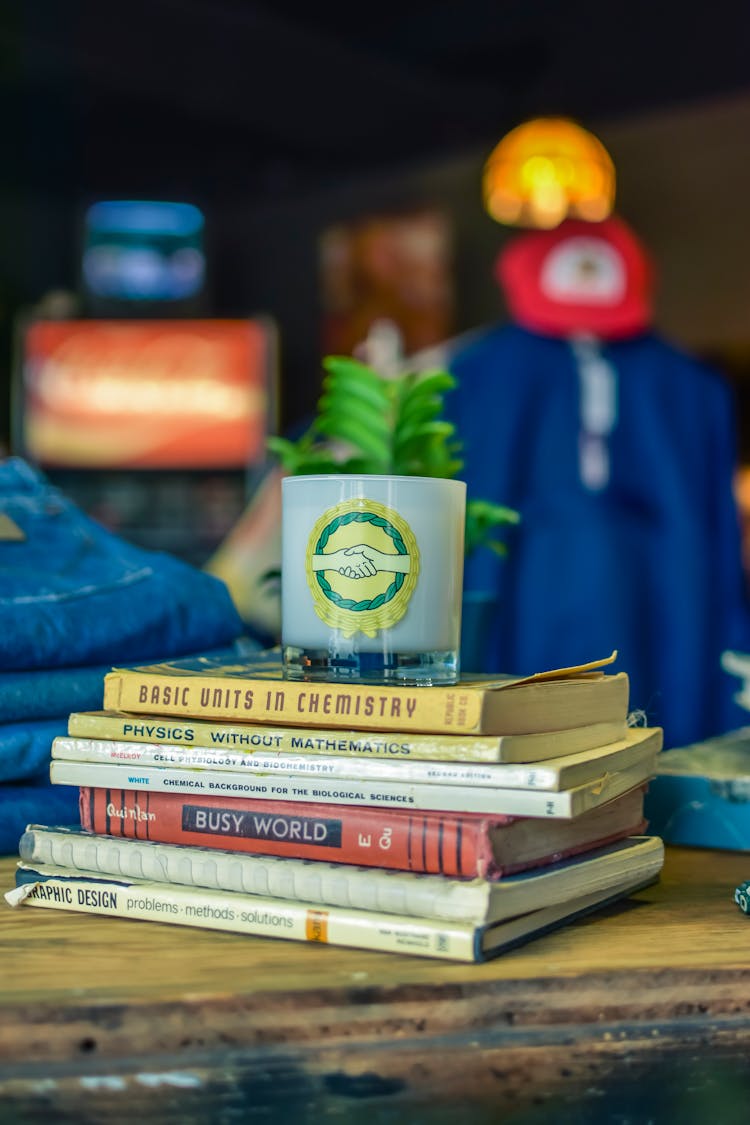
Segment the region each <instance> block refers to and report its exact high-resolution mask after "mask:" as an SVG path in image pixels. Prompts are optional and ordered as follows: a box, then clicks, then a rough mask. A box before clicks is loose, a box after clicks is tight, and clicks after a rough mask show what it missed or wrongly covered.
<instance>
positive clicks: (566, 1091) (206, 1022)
mask: <svg viewBox="0 0 750 1125" xmlns="http://www.w3.org/2000/svg"><path fill="white" fill-rule="evenodd" d="M12 868H13V861H12V860H5V861H2V862H0V882H1V884H2V887H3V888H5V889H7V888H8V887H10V886H11V884H12ZM745 877H750V856H743V855H736V854H729V853H722V852H706V851H697V850H689V849H673V850H671V851H670V852H669V853H668V857H667V863H666V866H665V870H664V874H663V878H662V882H661V884H660V885H659V886H657V887H653V888H650V889H648V890H647V891H642V892H640V893H639V894H638V895H636V896H635V897H634V898H633V899H631V900H629V902H627V903H625V904H621V905H618V906H615V907H611V908H609V909H608V910H607V911H606V913H600V914H599V915H595V916H591V917H589V918H586V919H583V920H581V921H579V922H577V923H574V924H572V925H569V926H568V927H566V928H565V929H563V930H560V931H558V932H557V933H554V934H549V935H547V936H546V937H543V938H540V939H538V940H537V941H535V942H532V943H530V944H529V945H527V946H525V947H523V948H522V949H519V950H516V951H514V952H513V953H510V954H506V955H505V956H504V957H502V958H500V959H498V960H497V961H494V962H490V963H488V964H486V965H473V966H472V965H458V964H456V965H454V964H445V963H443V962H437V961H430V960H423V959H420V958H409V957H401V956H395V955H391V954H377V953H361V952H357V951H352V950H345V949H333V948H329V947H321V946H319V945H300V944H296V943H291V942H284V941H273V940H262V939H256V938H249V937H241V936H236V935H233V934H222V933H211V932H208V931H203V930H199V929H196V930H187V929H183V928H181V927H173V926H168V925H161V924H157V923H154V924H151V923H149V924H141V923H139V922H133V921H125V920H121V919H111V918H99V917H95V916H85V915H76V914H65V913H62V912H57V911H42V910H39V911H36V910H32V909H28V908H27V909H17V910H11V909H10V908H9V907H7V906H5V904H4V903H3V905H2V908H1V909H0V966H2V968H0V974H1V976H0V979H1V980H2V984H1V985H0V1121H2V1122H5V1121H8V1122H14V1123H15V1122H24V1123H25V1122H37V1121H39V1122H42V1121H44V1122H45V1123H46V1125H57V1123H59V1122H76V1123H80V1122H85V1123H88V1122H107V1125H110V1123H112V1122H117V1121H123V1122H124V1121H129V1122H138V1121H139V1120H141V1121H157V1122H159V1123H160V1125H161V1123H162V1122H175V1123H178V1122H179V1125H191V1123H193V1122H195V1123H196V1125H197V1123H199V1122H200V1123H201V1125H203V1123H209V1125H216V1123H217V1122H218V1123H223V1122H227V1123H229V1122H237V1121H243V1120H247V1118H248V1115H250V1116H252V1120H256V1119H259V1120H269V1121H271V1120H273V1121H280V1122H286V1121H292V1120H295V1121H297V1122H299V1121H308V1120H309V1121H312V1120H316V1121H319V1120H325V1121H328V1120H335V1121H343V1122H346V1121H351V1120H356V1119H358V1118H359V1117H360V1115H362V1114H366V1116H367V1125H375V1123H378V1122H383V1123H385V1122H389V1123H393V1122H409V1123H412V1122H419V1121H423V1120H425V1121H426V1120H429V1121H431V1122H452V1121H471V1122H482V1123H484V1122H487V1123H489V1122H496V1121H508V1122H513V1125H550V1123H553V1125H587V1123H591V1125H594V1123H595V1125H602V1123H603V1122H609V1121H611V1122H613V1123H615V1122H616V1123H617V1125H645V1122H652V1123H653V1125H662V1122H663V1123H664V1125H693V1123H695V1125H698V1123H700V1125H705V1122H707V1121H709V1122H711V1123H712V1125H734V1122H735V1121H736V1122H737V1125H740V1123H742V1125H744V1123H745V1122H746V1121H748V1120H750V1074H749V1072H748V1058H749V1057H750V918H745V917H744V916H743V915H741V914H740V912H739V911H738V909H737V907H736V906H735V905H734V904H733V902H732V890H733V888H734V886H735V884H736V883H737V882H739V881H740V880H741V879H743V878H745ZM251 1110H252V1111H253V1114H252V1115H251V1114H250V1111H251Z"/></svg>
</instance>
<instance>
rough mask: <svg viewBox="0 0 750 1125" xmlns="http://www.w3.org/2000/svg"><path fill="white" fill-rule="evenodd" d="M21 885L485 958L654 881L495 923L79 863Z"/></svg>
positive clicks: (277, 934) (209, 923)
mask: <svg viewBox="0 0 750 1125" xmlns="http://www.w3.org/2000/svg"><path fill="white" fill-rule="evenodd" d="M16 880H17V886H16V887H15V888H14V889H13V890H11V891H8V892H7V893H6V895H5V899H6V901H7V902H8V904H9V905H10V906H22V905H23V906H37V907H44V908H47V909H53V910H72V911H75V912H79V913H83V914H104V915H109V916H112V917H119V918H131V919H138V920H140V921H148V922H167V923H169V924H171V925H178V926H196V927H199V928H202V929H210V930H228V931H231V932H233V933H242V934H250V935H256V936H262V937H273V938H281V939H285V940H290V941H311V942H319V943H322V944H325V945H339V946H350V947H352V948H355V949H370V950H379V951H382V952H390V953H404V954H409V955H411V956H417V957H436V958H440V959H442V960H448V961H469V962H472V961H484V960H487V959H488V958H490V957H496V956H498V955H499V954H500V953H502V952H504V951H505V950H507V949H510V948H514V947H515V946H516V945H518V944H520V943H521V942H522V941H526V940H528V939H530V938H532V937H539V936H541V935H542V934H544V933H547V932H548V931H549V930H551V929H553V928H556V927H558V926H561V925H563V924H564V923H567V922H571V921H573V920H574V919H575V918H578V917H581V916H582V915H584V914H588V913H590V912H591V911H592V910H596V909H597V908H601V907H603V906H605V905H608V904H610V903H613V902H616V901H618V899H621V898H624V897H626V896H627V895H630V894H632V893H634V892H635V891H637V890H640V889H641V888H642V887H644V886H648V885H649V884H651V883H653V882H654V881H655V878H654V877H651V878H648V879H646V880H639V879H634V878H633V877H630V879H626V880H623V882H622V883H621V884H620V885H619V886H617V887H616V888H615V887H610V888H608V889H606V890H599V891H594V892H591V893H589V894H584V895H582V896H581V897H580V898H576V899H573V900H571V901H568V902H562V903H556V904H554V905H551V906H544V907H541V908H540V909H537V910H534V911H531V912H529V913H527V914H522V915H520V916H518V917H515V918H510V919H507V920H505V921H502V922H496V923H492V924H490V925H475V924H473V923H471V922H446V921H443V920H435V919H431V918H409V917H406V916H403V915H400V914H384V913H379V912H376V911H370V910H353V909H347V908H345V907H338V906H330V907H323V906H321V905H320V904H319V903H306V902H293V901H289V900H287V899H278V898H267V897H262V896H260V895H258V896H256V895H245V894H240V893H238V892H233V891H216V890H208V889H206V888H203V887H186V886H180V885H177V884H173V883H154V882H146V881H142V880H135V879H126V878H123V877H119V878H115V877H114V876H102V875H97V874H96V873H85V872H79V871H76V870H75V869H74V868H68V867H61V868H53V867H47V868H45V869H44V870H38V869H35V868H33V867H29V866H27V865H25V864H21V865H19V869H18V872H17V874H16Z"/></svg>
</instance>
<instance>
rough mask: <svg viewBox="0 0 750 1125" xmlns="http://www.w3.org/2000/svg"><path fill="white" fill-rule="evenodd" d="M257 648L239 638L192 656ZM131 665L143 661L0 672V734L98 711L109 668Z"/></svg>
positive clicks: (238, 654) (157, 656) (153, 659)
mask: <svg viewBox="0 0 750 1125" xmlns="http://www.w3.org/2000/svg"><path fill="white" fill-rule="evenodd" d="M259 648H260V645H259V644H258V643H257V642H255V641H253V640H251V639H250V638H249V637H239V638H238V639H237V640H236V641H234V643H233V644H232V645H229V646H226V647H223V648H219V649H211V650H209V651H207V652H200V653H196V654H195V655H196V656H218V657H221V658H223V659H226V660H233V659H240V658H242V657H246V656H250V655H251V654H252V653H254V652H257V651H258V650H259ZM185 655H190V654H185ZM168 659H171V656H170V655H169V654H167V653H166V652H164V651H163V650H159V651H158V652H154V653H153V654H152V655H151V656H149V657H148V658H147V660H148V663H149V664H160V663H162V662H163V661H164V660H168ZM133 663H143V659H142V658H141V660H140V661H132V660H129V661H128V660H120V659H115V660H113V661H112V662H111V663H109V664H93V665H90V666H88V667H84V668H52V669H50V670H47V669H46V668H43V669H38V670H32V671H29V672H0V732H2V725H1V724H3V723H15V722H18V720H20V719H31V720H37V719H55V718H58V717H59V716H60V715H65V716H67V715H69V714H70V712H71V711H98V710H99V709H100V708H101V706H102V698H103V695H104V677H105V675H106V674H107V672H110V671H111V670H112V665H113V664H116V665H117V666H118V667H120V668H123V667H127V666H128V665H129V664H133Z"/></svg>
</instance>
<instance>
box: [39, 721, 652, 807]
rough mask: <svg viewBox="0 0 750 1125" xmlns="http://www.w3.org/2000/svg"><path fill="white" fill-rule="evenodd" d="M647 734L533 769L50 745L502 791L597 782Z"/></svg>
mask: <svg viewBox="0 0 750 1125" xmlns="http://www.w3.org/2000/svg"><path fill="white" fill-rule="evenodd" d="M653 739H654V734H653V728H652V729H648V728H646V727H633V728H630V729H629V730H627V731H626V732H625V736H624V737H623V738H622V739H621V740H620V741H619V742H614V743H610V744H609V745H606V746H600V747H595V748H593V749H591V750H586V751H583V752H580V753H578V754H568V755H565V756H563V757H560V758H553V759H549V760H548V761H540V762H536V763H534V764H532V765H511V764H497V763H494V764H493V763H490V764H488V765H481V764H478V763H474V762H469V763H466V764H464V763H462V762H431V761H426V762H424V761H409V760H407V761H402V760H400V759H398V758H396V759H389V758H386V759H382V758H375V759H369V758H366V759H362V758H359V757H356V756H347V755H342V756H338V757H331V756H330V755H324V754H314V755H310V754H293V753H287V752H284V751H278V750H245V749H243V748H240V749H234V748H232V747H217V746H193V745H190V746H183V745H178V744H174V743H156V742H126V741H117V740H115V739H102V738H70V737H64V736H60V737H57V738H55V739H54V741H53V743H52V757H53V758H55V759H57V758H59V759H61V760H63V761H70V762H109V763H112V762H114V763H117V764H118V765H123V764H125V765H127V766H128V767H129V768H131V769H132V768H135V767H136V766H139V767H140V766H157V767H159V768H161V767H170V768H171V767H174V768H180V769H202V770H207V771H208V770H218V771H223V770H227V771H235V772H236V771H239V772H241V773H247V774H249V775H252V776H254V777H255V776H260V775H264V774H268V775H274V774H277V775H278V774H288V775H300V776H303V777H316V778H317V777H329V778H331V777H336V778H346V779H364V778H369V779H372V780H376V781H401V782H416V783H424V782H427V783H432V784H435V785H461V786H466V785H470V786H474V785H476V786H480V787H482V788H503V789H543V790H550V791H559V790H562V789H569V788H572V787H573V786H576V785H582V784H585V783H586V782H589V781H594V780H596V779H601V778H603V777H604V775H605V774H607V773H611V772H613V771H617V770H621V769H624V768H626V767H627V766H629V765H631V764H633V763H635V762H637V761H638V760H639V759H640V758H641V757H642V755H643V748H644V745H646V746H648V745H650V744H651V743H652V742H653Z"/></svg>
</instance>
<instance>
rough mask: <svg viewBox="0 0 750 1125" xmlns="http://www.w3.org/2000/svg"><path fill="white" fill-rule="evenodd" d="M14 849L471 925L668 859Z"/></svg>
mask: <svg viewBox="0 0 750 1125" xmlns="http://www.w3.org/2000/svg"><path fill="white" fill-rule="evenodd" d="M18 851H19V855H20V857H21V860H22V861H23V862H24V863H26V864H27V865H29V866H31V867H34V868H37V869H39V868H41V869H42V870H44V869H45V865H47V864H53V865H55V866H57V867H67V868H72V869H75V870H78V871H89V872H97V873H98V874H99V875H114V876H117V877H126V878H134V879H145V880H147V881H149V882H155V883H176V884H184V885H185V886H194V887H205V888H207V889H210V890H218V891H237V892H240V893H242V894H248V895H253V894H254V895H265V896H266V897H269V898H283V899H291V900H294V901H298V900H299V901H302V902H304V901H307V902H310V903H316V904H318V905H324V906H341V907H345V908H347V909H356V910H373V911H377V912H381V913H385V914H403V915H408V916H409V917H410V918H412V917H416V918H435V919H442V920H444V921H448V922H473V923H475V924H479V923H482V924H485V923H488V922H498V921H501V920H503V919H505V918H512V917H514V916H515V915H518V914H523V913H526V912H528V911H530V910H535V909H537V908H538V907H539V905H540V904H541V903H543V904H544V905H545V906H552V905H553V904H555V903H558V902H565V901H567V900H569V899H572V898H579V897H581V896H582V895H584V894H591V893H593V892H594V891H600V890H606V889H609V888H612V887H616V886H617V885H618V884H619V883H621V882H622V881H623V879H626V878H630V877H631V876H632V877H634V878H639V879H641V878H642V879H647V878H650V877H651V876H653V875H656V874H657V873H658V872H659V870H660V869H661V866H662V864H663V861H664V846H663V844H662V842H661V840H658V839H656V838H655V837H652V836H644V837H631V838H629V839H626V840H620V841H618V842H617V843H614V844H610V845H609V846H608V847H604V848H601V849H598V850H596V851H592V852H587V853H586V854H585V855H584V856H581V857H579V858H577V859H567V860H563V861H561V862H559V863H556V864H553V865H550V866H548V867H545V868H541V869H537V870H535V871H532V872H530V873H526V874H522V875H511V876H509V877H507V878H505V879H502V880H500V881H499V882H490V881H488V880H486V879H471V880H463V879H448V878H446V877H445V876H443V875H416V874H412V873H407V872H401V871H378V870H373V868H371V867H353V866H349V865H346V864H342V863H325V862H322V861H320V860H304V859H293V858H287V859H281V858H279V857H277V856H261V855H244V854H237V853H236V852H229V851H213V850H211V849H209V848H196V847H189V846H184V845H183V846H180V845H179V844H157V843H153V842H150V841H143V840H124V839H116V838H113V837H111V836H92V835H91V834H90V833H87V832H83V831H82V830H81V829H70V828H47V827H44V826H43V825H38V824H32V825H29V826H28V827H27V829H26V831H25V832H24V834H23V836H22V837H21V840H20V843H19V847H18Z"/></svg>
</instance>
